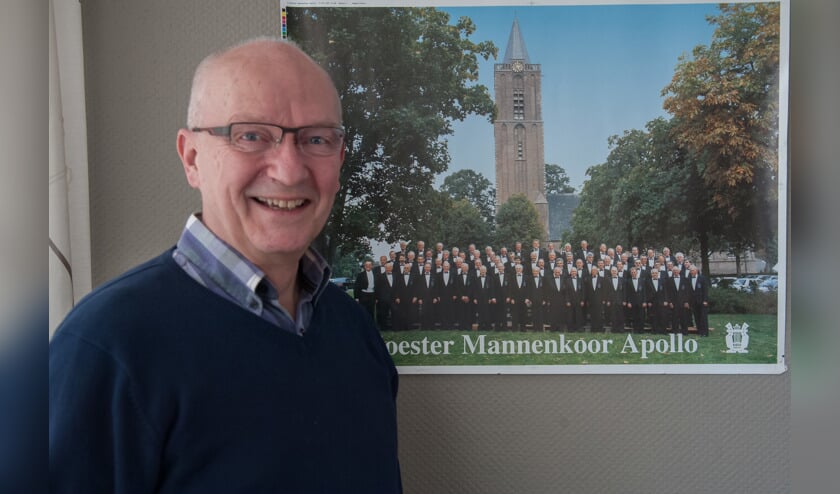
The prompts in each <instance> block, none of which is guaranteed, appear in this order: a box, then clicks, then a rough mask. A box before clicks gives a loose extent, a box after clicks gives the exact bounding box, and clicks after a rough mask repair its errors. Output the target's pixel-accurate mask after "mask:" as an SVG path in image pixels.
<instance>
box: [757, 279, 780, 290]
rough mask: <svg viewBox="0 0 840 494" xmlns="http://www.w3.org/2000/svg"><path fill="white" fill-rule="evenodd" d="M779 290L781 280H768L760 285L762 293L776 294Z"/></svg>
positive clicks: (759, 288)
mask: <svg viewBox="0 0 840 494" xmlns="http://www.w3.org/2000/svg"><path fill="white" fill-rule="evenodd" d="M778 290H779V278H768V279H766V280H764V281H763V282H762V283H761V284H760V285H758V291H760V292H764V293H767V292H775V291H778Z"/></svg>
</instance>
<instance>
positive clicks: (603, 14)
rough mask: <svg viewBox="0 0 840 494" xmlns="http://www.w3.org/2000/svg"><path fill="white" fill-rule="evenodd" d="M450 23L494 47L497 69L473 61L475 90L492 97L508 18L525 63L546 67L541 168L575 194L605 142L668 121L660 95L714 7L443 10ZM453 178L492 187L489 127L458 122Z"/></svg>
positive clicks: (704, 38)
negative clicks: (464, 25) (469, 173)
mask: <svg viewBox="0 0 840 494" xmlns="http://www.w3.org/2000/svg"><path fill="white" fill-rule="evenodd" d="M440 9H441V10H444V11H446V12H449V13H450V14H451V16H452V19H453V22H454V21H455V20H457V18H458V17H460V16H464V15H465V16H468V17H470V18H471V19H472V20H473V22H474V23H475V24H476V31H475V33H474V34H473V35H472V36H471V37H470V39H472V40H473V41H476V42H477V41H485V40H490V41H493V42H494V43H495V44H496V46H497V47H498V49H499V55H498V60H493V59H491V60H489V61H485V60H483V59H479V63H480V68H479V81H478V82H479V83H480V84H484V85H485V86H487V87H488V88H489V89H490V94H491V95H492V94H493V64H494V63H496V62H501V59H502V57H504V52H505V48H506V45H507V40H508V36H509V35H510V29H511V26H512V24H513V19H514V16H516V17H517V18H518V19H519V27H520V30H521V32H522V35H523V38H524V40H525V45H526V47H527V49H528V55H529V56H530V58H531V63H539V64H541V65H542V104H543V121H544V129H545V137H544V139H545V161H546V162H547V163H555V164H559V165H561V166H563V167H564V168H565V169H566V172H567V173H568V175H569V177H570V178H571V183H572V185H573V186H575V187H576V188H578V190H579V189H580V186H581V185H582V183H583V181H584V180H585V179H586V175H585V174H586V169H587V168H589V167H590V166H592V165H596V164H600V163H603V162H604V161H605V160H606V157H607V155H608V154H609V148H608V144H607V138H608V137H609V136H611V135H615V134H621V133H623V132H624V131H625V130H629V129H642V128H644V125H645V124H646V123H647V122H649V121H650V120H653V119H654V118H656V117H658V116H666V115H667V114H666V113H665V111H664V110H663V109H662V101H663V98H662V96H660V92H661V91H662V88H664V87H665V86H666V85H667V84H668V83H669V82H670V80H671V77H672V76H673V74H674V68H675V67H676V65H677V63H678V58H679V56H680V55H681V54H688V55H690V54H691V51H692V49H693V48H694V47H695V46H697V45H699V44H703V45H708V44H709V42H710V41H711V37H712V34H713V32H714V27H713V26H711V25H710V24H709V23H708V22H707V20H706V17H707V16H708V15H716V14H717V13H718V9H717V4H711V3H708V4H705V3H700V4H697V3H692V4H683V5H605V6H516V7H440ZM454 128H455V134H454V135H453V136H450V137H449V151H450V155H451V158H452V161H451V164H450V168H449V171H447V173H446V174H444V175H442V176H441V177H440V180H439V182H442V179H443V177H445V176H446V175H448V174H449V173H451V172H454V171H456V170H460V169H464V168H470V169H473V170H475V171H478V172H480V173H482V174H483V175H484V176H485V177H487V178H488V179H490V180H491V181H495V161H494V159H495V158H494V148H493V126H492V124H490V123H489V122H488V121H487V120H486V118H483V117H481V118H479V117H471V118H469V119H467V120H466V121H464V122H456V123H455V125H454Z"/></svg>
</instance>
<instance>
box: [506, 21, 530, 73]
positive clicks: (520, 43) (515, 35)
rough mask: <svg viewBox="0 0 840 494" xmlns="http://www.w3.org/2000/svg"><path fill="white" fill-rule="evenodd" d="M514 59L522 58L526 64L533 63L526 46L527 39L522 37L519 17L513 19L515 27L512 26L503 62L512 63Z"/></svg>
mask: <svg viewBox="0 0 840 494" xmlns="http://www.w3.org/2000/svg"><path fill="white" fill-rule="evenodd" d="M512 60H522V61H523V62H525V63H526V64H529V63H531V60H530V59H529V58H528V50H527V49H526V48H525V40H524V39H522V33H521V32H520V31H519V19H517V18H515V17H514V19H513V27H511V28H510V37H509V38H508V43H507V48H505V58H504V59H503V60H502V63H510V62H511V61H512Z"/></svg>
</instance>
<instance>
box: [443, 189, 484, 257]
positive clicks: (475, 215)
mask: <svg viewBox="0 0 840 494" xmlns="http://www.w3.org/2000/svg"><path fill="white" fill-rule="evenodd" d="M482 216H483V215H482V213H481V212H480V211H479V210H478V208H476V207H475V206H474V205H473V204H472V203H470V202H469V201H468V200H466V199H458V200H457V201H454V202H453V203H452V208H451V209H449V210H448V211H447V213H446V221H445V222H444V224H443V225H442V226H441V229H440V238H439V241H441V242H443V244H444V245H450V246H451V245H457V246H459V247H461V248H466V247H467V246H468V245H469V244H471V243H474V244H476V245H478V246H481V245H487V244H488V243H489V242H490V240H491V231H490V225H489V224H487V222H486V221H484V218H483V217H482Z"/></svg>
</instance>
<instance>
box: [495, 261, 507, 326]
mask: <svg viewBox="0 0 840 494" xmlns="http://www.w3.org/2000/svg"><path fill="white" fill-rule="evenodd" d="M492 276H493V297H494V298H495V299H496V304H495V305H494V306H493V307H492V308H491V312H492V316H491V317H492V318H493V326H494V327H495V329H496V331H507V329H508V327H507V310H508V304H506V303H505V298H506V297H507V293H508V289H509V284H510V280H509V279H508V275H507V268H506V267H505V264H504V263H503V262H502V261H501V259H499V260H498V262H497V263H496V273H495V274H493V275H492Z"/></svg>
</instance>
